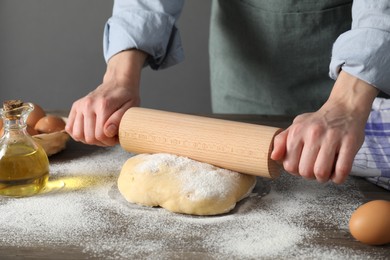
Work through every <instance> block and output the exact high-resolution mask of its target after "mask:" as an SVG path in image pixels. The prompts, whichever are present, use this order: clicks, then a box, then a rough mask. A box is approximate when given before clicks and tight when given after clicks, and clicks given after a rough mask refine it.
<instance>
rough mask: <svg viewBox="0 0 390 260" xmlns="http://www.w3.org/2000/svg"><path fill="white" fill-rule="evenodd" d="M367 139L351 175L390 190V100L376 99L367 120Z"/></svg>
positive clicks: (357, 156) (359, 152)
mask: <svg viewBox="0 0 390 260" xmlns="http://www.w3.org/2000/svg"><path fill="white" fill-rule="evenodd" d="M365 134H366V135H365V139H364V143H363V145H362V147H361V148H360V150H359V151H358V153H357V155H356V156H355V160H354V163H353V167H352V171H351V175H354V176H360V177H364V178H366V179H367V180H368V181H370V182H372V183H375V184H376V185H378V186H380V187H383V188H385V189H388V190H390V99H385V98H376V99H375V100H374V103H373V105H372V110H371V112H370V115H369V117H368V120H367V124H366V128H365Z"/></svg>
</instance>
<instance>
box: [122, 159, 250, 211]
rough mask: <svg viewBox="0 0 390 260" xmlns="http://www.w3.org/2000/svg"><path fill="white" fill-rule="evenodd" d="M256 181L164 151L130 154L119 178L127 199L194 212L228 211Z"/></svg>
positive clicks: (247, 193)
mask: <svg viewBox="0 0 390 260" xmlns="http://www.w3.org/2000/svg"><path fill="white" fill-rule="evenodd" d="M255 184H256V177H255V176H250V175H245V174H241V173H237V172H233V171H229V170H226V169H221V168H217V167H215V166H212V165H210V164H206V163H201V162H198V161H194V160H191V159H189V158H186V157H181V156H176V155H172V154H164V153H160V154H139V155H136V156H134V157H131V158H130V159H128V160H127V161H126V162H125V164H124V165H123V167H122V170H121V172H120V175H119V178H118V189H119V191H120V193H121V194H122V195H123V197H124V198H125V199H126V200H127V201H129V202H131V203H136V204H140V205H144V206H151V207H154V206H161V207H163V208H165V209H167V210H169V211H172V212H177V213H184V214H191V215H217V214H222V213H226V212H229V211H230V210H232V209H233V208H234V207H235V205H236V203H237V202H238V201H240V200H241V199H243V198H245V197H247V196H248V195H249V194H250V193H251V192H252V190H253V188H254V186H255Z"/></svg>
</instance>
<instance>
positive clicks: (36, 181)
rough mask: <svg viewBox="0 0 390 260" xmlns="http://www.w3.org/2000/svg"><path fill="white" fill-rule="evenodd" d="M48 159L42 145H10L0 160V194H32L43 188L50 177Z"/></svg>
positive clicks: (15, 195)
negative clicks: (36, 146)
mask: <svg viewBox="0 0 390 260" xmlns="http://www.w3.org/2000/svg"><path fill="white" fill-rule="evenodd" d="M48 164H49V162H48V159H47V156H46V153H45V151H44V150H43V148H42V147H38V149H37V150H34V149H32V148H31V147H28V146H24V145H14V146H10V147H9V149H8V150H7V153H6V154H5V155H4V156H3V157H2V158H1V160H0V195H3V196H12V197H25V196H31V195H34V194H36V193H38V192H39V191H41V190H42V188H43V187H45V186H46V183H47V181H48V179H49V167H48Z"/></svg>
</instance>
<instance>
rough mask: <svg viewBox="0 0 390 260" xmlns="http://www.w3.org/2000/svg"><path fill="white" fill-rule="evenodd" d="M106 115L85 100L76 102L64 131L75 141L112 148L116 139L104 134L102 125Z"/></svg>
mask: <svg viewBox="0 0 390 260" xmlns="http://www.w3.org/2000/svg"><path fill="white" fill-rule="evenodd" d="M107 114H108V113H107V112H106V111H105V110H104V111H99V110H97V109H96V108H95V107H93V106H91V105H88V101H86V99H82V100H79V101H76V102H75V103H74V104H73V106H72V109H71V112H70V113H69V117H68V120H67V124H66V127H65V130H66V131H67V132H68V133H69V134H70V136H72V138H73V139H74V140H75V141H79V142H83V143H86V144H91V145H98V146H112V145H115V144H117V143H118V138H117V137H116V136H115V135H114V136H106V135H105V134H104V128H103V126H104V124H105V122H106V120H107V118H108V115H107Z"/></svg>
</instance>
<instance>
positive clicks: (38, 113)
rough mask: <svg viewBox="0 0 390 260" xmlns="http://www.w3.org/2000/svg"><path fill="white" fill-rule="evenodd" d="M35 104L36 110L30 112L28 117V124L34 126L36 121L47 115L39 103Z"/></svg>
mask: <svg viewBox="0 0 390 260" xmlns="http://www.w3.org/2000/svg"><path fill="white" fill-rule="evenodd" d="M33 105H34V110H33V111H31V112H30V114H29V115H28V117H27V120H26V124H27V125H29V126H31V127H34V126H35V125H36V123H37V122H38V121H39V119H41V118H42V117H44V116H46V113H45V111H44V110H43V109H42V107H40V106H39V105H37V104H33Z"/></svg>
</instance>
